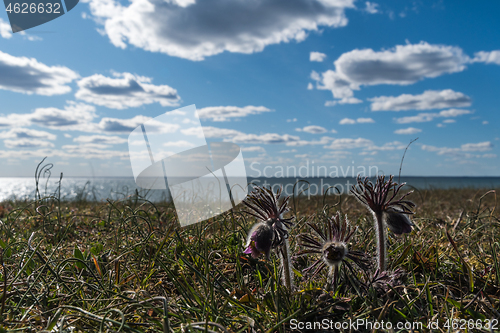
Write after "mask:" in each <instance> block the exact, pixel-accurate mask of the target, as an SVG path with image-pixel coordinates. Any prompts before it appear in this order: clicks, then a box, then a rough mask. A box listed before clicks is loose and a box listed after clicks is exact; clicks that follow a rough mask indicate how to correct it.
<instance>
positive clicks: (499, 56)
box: [471, 50, 500, 65]
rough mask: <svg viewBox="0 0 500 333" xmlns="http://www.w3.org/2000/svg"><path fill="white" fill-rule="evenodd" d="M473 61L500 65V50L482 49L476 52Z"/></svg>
mask: <svg viewBox="0 0 500 333" xmlns="http://www.w3.org/2000/svg"><path fill="white" fill-rule="evenodd" d="M471 62H484V63H486V64H496V65H500V50H495V51H491V52H485V51H480V52H477V53H474V58H473V59H472V61H471Z"/></svg>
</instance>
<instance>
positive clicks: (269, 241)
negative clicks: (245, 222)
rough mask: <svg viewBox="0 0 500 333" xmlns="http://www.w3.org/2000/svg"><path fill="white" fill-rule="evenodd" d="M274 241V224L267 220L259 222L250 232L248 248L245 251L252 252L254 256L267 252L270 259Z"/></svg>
mask: <svg viewBox="0 0 500 333" xmlns="http://www.w3.org/2000/svg"><path fill="white" fill-rule="evenodd" d="M273 241H274V230H273V228H272V226H271V225H269V224H267V223H266V222H260V223H257V224H256V225H254V226H253V227H252V229H251V230H250V232H249V233H248V239H247V244H246V245H245V247H246V249H245V251H244V252H243V253H247V254H251V255H252V257H253V258H258V257H260V255H261V254H265V255H266V259H269V255H270V253H271V247H272V245H273Z"/></svg>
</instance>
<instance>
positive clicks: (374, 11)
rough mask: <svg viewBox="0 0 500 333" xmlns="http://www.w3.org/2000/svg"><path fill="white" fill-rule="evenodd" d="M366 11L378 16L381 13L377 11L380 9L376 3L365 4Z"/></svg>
mask: <svg viewBox="0 0 500 333" xmlns="http://www.w3.org/2000/svg"><path fill="white" fill-rule="evenodd" d="M365 5H366V7H365V11H366V12H368V13H370V14H377V13H380V11H379V10H378V9H377V7H378V4H376V3H374V2H368V1H367V2H365Z"/></svg>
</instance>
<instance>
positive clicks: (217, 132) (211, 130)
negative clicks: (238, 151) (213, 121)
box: [181, 126, 244, 138]
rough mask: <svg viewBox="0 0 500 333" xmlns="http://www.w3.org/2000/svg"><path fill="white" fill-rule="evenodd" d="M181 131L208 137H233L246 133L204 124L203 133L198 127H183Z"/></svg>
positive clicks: (185, 133) (186, 133)
mask: <svg viewBox="0 0 500 333" xmlns="http://www.w3.org/2000/svg"><path fill="white" fill-rule="evenodd" d="M181 133H182V134H184V135H194V136H198V137H203V136H205V137H207V138H232V137H235V136H237V135H240V134H244V133H243V132H240V131H237V130H234V129H229V128H218V127H212V126H203V133H201V132H200V130H199V128H198V127H190V128H185V129H181Z"/></svg>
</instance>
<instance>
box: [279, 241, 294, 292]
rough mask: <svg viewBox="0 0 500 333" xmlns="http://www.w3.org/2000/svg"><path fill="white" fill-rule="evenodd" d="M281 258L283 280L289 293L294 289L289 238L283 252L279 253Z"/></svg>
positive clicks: (285, 242)
mask: <svg viewBox="0 0 500 333" xmlns="http://www.w3.org/2000/svg"><path fill="white" fill-rule="evenodd" d="M279 253H280V256H281V258H280V259H281V260H280V262H281V267H282V278H283V282H284V283H285V286H286V287H287V289H288V290H289V291H292V288H293V276H292V272H293V271H292V263H291V262H290V243H289V242H288V238H286V239H285V241H284V243H283V246H281V251H279Z"/></svg>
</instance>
